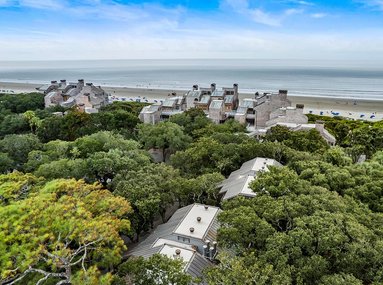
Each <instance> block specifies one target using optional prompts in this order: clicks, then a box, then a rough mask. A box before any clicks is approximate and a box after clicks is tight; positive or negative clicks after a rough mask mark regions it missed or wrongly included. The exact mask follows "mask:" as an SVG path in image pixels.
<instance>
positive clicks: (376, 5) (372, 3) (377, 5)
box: [354, 0, 383, 11]
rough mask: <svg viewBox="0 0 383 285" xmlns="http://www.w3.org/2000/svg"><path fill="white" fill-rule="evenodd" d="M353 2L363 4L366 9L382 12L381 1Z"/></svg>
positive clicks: (382, 3) (356, 0) (382, 1)
mask: <svg viewBox="0 0 383 285" xmlns="http://www.w3.org/2000/svg"><path fill="white" fill-rule="evenodd" d="M354 2H356V3H360V4H363V5H364V6H367V7H368V6H369V7H374V8H376V9H379V10H382V11H383V0H354Z"/></svg>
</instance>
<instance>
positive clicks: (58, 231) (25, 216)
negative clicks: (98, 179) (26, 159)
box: [0, 174, 131, 285]
mask: <svg viewBox="0 0 383 285" xmlns="http://www.w3.org/2000/svg"><path fill="white" fill-rule="evenodd" d="M17 176H19V178H18V179H17V177H15V175H13V176H1V177H0V180H2V181H3V182H5V181H7V180H9V183H11V182H12V183H14V187H16V186H17V185H19V186H18V188H19V189H18V190H17V189H15V190H14V191H13V192H14V193H16V194H17V193H24V194H23V195H22V196H20V195H19V196H18V198H16V199H12V200H10V199H8V202H9V204H8V205H5V206H2V207H0V218H1V220H2V221H3V222H2V223H1V225H0V276H1V282H2V283H6V284H16V283H17V282H19V281H20V282H23V284H26V283H25V282H28V280H30V278H31V276H32V277H33V278H35V277H36V278H37V281H36V284H42V282H43V281H45V280H47V281H50V282H52V283H54V284H68V283H71V284H74V285H76V284H84V283H83V282H82V281H83V280H84V278H85V277H87V278H88V279H89V278H91V279H97V280H104V281H105V282H104V283H102V282H100V283H97V284H109V282H106V280H105V279H106V278H105V277H103V276H100V274H99V272H100V270H103V269H110V268H112V267H113V266H115V265H117V264H119V263H120V261H121V256H122V253H123V251H124V250H125V249H126V248H125V245H124V242H123V240H122V239H121V238H120V236H119V233H120V232H122V233H123V232H127V231H128V230H129V227H130V224H129V221H128V220H126V219H124V217H125V215H126V214H127V213H129V212H130V211H131V208H130V205H129V203H128V202H127V201H125V200H124V199H123V198H121V197H115V196H113V195H112V194H111V193H110V192H109V191H107V190H102V189H101V187H100V186H98V185H96V184H94V185H88V184H85V183H84V182H83V181H76V180H73V179H72V180H55V181H51V182H48V183H43V184H42V185H41V183H42V181H41V180H40V182H39V184H37V185H36V186H33V183H34V182H33V181H36V179H37V178H33V177H30V176H29V177H25V176H23V175H22V174H17ZM26 180H27V181H31V180H32V183H31V182H29V184H28V185H30V186H31V188H30V189H29V191H27V192H25V191H24V190H22V189H23V188H24V184H23V183H18V181H20V182H22V181H26ZM32 193H33V195H32ZM81 271H84V273H80V272H81ZM109 279H110V278H109ZM79 280H82V281H79ZM28 283H29V282H28ZM85 284H89V283H85ZM92 284H95V283H92Z"/></svg>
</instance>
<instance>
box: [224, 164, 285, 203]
mask: <svg viewBox="0 0 383 285" xmlns="http://www.w3.org/2000/svg"><path fill="white" fill-rule="evenodd" d="M269 166H282V165H281V164H280V163H279V162H277V161H276V160H274V159H270V158H262V157H257V158H254V159H252V160H249V161H246V162H245V163H243V164H242V166H241V168H240V169H238V170H236V171H233V172H232V173H231V174H230V176H229V177H228V178H227V179H226V180H224V181H223V182H222V183H221V184H219V187H222V188H221V190H220V194H225V195H224V197H223V198H222V199H223V200H227V199H231V198H234V197H236V196H238V195H242V196H250V197H253V196H255V193H253V192H252V190H251V189H250V188H249V184H250V182H252V181H253V180H254V179H256V176H257V173H259V172H261V171H268V167H269Z"/></svg>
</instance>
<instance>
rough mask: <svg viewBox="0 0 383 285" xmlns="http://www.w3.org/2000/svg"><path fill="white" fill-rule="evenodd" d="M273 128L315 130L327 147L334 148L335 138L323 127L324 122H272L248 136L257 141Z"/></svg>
mask: <svg viewBox="0 0 383 285" xmlns="http://www.w3.org/2000/svg"><path fill="white" fill-rule="evenodd" d="M275 126H284V127H287V128H289V129H290V130H291V131H293V132H294V131H310V130H312V129H316V130H317V131H318V132H319V134H320V135H321V137H322V138H323V139H324V140H325V141H326V142H327V144H328V145H330V146H334V145H335V144H336V138H335V137H334V136H333V135H332V134H330V132H329V131H327V130H326V129H325V127H324V122H322V121H317V122H316V123H315V124H301V123H292V122H274V123H273V124H269V126H268V127H266V128H259V129H256V130H255V131H254V132H252V133H251V134H250V136H255V137H257V138H258V139H262V137H263V136H265V135H266V134H267V131H268V130H269V129H271V128H272V127H275Z"/></svg>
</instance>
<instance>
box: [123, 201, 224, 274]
mask: <svg viewBox="0 0 383 285" xmlns="http://www.w3.org/2000/svg"><path fill="white" fill-rule="evenodd" d="M204 211H207V212H204ZM219 211H220V210H219V209H218V208H216V207H212V206H208V208H205V206H204V205H201V204H192V205H188V206H186V207H183V208H181V209H178V210H177V211H176V212H175V213H174V214H173V216H172V217H171V218H170V219H169V221H168V222H167V223H165V224H162V225H159V226H158V227H157V228H156V229H155V230H154V231H153V232H152V233H151V234H150V235H149V236H148V237H147V238H146V239H145V240H144V241H142V242H141V243H140V244H139V245H138V246H137V247H135V248H134V249H133V250H132V251H130V252H128V255H129V256H142V257H144V258H148V257H150V256H152V255H154V254H156V253H160V254H164V255H167V256H169V257H173V258H174V257H175V255H174V253H175V250H176V249H179V250H180V252H181V257H182V258H183V259H184V261H185V263H186V266H185V272H187V273H189V274H190V275H191V276H193V277H201V276H202V275H203V274H202V271H203V270H204V269H205V268H206V267H208V266H212V263H211V262H210V261H209V260H207V259H206V258H204V257H203V256H202V255H201V254H200V253H199V252H198V251H197V250H196V247H195V245H193V244H190V243H183V242H182V241H179V240H177V241H176V240H174V239H169V237H170V236H172V235H173V236H174V235H177V236H178V235H183V236H188V235H189V236H192V235H196V236H195V238H201V239H202V240H203V241H205V240H206V239H208V240H210V241H215V240H216V239H217V231H218V227H219V224H218V220H217V214H218V213H219ZM204 213H205V215H203V214H204ZM196 216H199V217H202V220H200V221H199V222H197V221H196V220H197V219H196ZM192 221H196V223H199V226H200V227H198V225H195V224H192ZM204 222H205V223H204ZM189 225H192V226H193V227H194V228H195V231H194V233H193V234H191V233H190V232H189V231H188V230H187V231H185V229H184V228H185V226H186V227H189Z"/></svg>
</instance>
